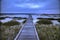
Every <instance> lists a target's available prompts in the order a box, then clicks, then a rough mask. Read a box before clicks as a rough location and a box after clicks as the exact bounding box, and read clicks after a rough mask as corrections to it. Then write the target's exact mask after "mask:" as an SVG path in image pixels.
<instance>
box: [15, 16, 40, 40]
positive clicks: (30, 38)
mask: <svg viewBox="0 0 60 40" xmlns="http://www.w3.org/2000/svg"><path fill="white" fill-rule="evenodd" d="M14 40H39V38H38V34H37V31H36V28H35V26H34V24H33V21H32V17H31V16H29V18H28V19H27V21H26V23H25V24H24V25H23V27H22V28H21V30H20V31H19V33H18V34H17V36H16V38H15V39H14Z"/></svg>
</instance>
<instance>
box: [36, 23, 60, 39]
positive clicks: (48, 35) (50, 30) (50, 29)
mask: <svg viewBox="0 0 60 40" xmlns="http://www.w3.org/2000/svg"><path fill="white" fill-rule="evenodd" d="M36 29H37V32H38V36H39V39H40V40H60V27H59V26H53V25H39V24H37V25H36Z"/></svg>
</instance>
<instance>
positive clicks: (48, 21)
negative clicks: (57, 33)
mask: <svg viewBox="0 0 60 40" xmlns="http://www.w3.org/2000/svg"><path fill="white" fill-rule="evenodd" d="M37 23H38V24H52V22H51V21H50V20H46V19H41V20H39V21H38V22H37Z"/></svg>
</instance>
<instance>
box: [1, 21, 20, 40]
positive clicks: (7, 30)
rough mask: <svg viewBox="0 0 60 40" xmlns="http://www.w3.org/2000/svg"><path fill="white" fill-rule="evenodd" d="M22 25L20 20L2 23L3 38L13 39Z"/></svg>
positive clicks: (2, 39)
mask: <svg viewBox="0 0 60 40" xmlns="http://www.w3.org/2000/svg"><path fill="white" fill-rule="evenodd" d="M20 28H21V25H20V24H19V23H18V22H15V21H14V22H13V21H12V22H11V21H10V22H6V23H1V28H0V32H1V40H13V39H14V38H15V36H16V35H17V33H18V32H19V30H20Z"/></svg>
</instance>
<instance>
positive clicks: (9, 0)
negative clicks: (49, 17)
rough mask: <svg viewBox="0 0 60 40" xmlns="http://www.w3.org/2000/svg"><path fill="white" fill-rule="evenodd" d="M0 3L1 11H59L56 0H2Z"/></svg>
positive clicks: (56, 12) (50, 12)
mask: <svg viewBox="0 0 60 40" xmlns="http://www.w3.org/2000/svg"><path fill="white" fill-rule="evenodd" d="M1 4H2V5H1V13H48V14H52V13H53V14H59V13H60V12H59V1H58V0H2V2H1Z"/></svg>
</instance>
